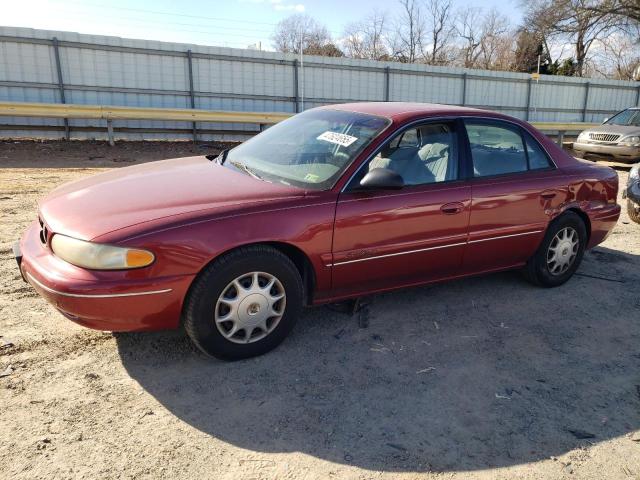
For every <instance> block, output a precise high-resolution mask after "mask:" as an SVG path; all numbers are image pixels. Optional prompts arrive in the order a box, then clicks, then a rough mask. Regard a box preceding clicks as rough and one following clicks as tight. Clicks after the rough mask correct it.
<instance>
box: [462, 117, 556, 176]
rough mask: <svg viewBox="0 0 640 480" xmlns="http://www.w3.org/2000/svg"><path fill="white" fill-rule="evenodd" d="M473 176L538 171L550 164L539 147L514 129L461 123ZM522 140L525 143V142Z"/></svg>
mask: <svg viewBox="0 0 640 480" xmlns="http://www.w3.org/2000/svg"><path fill="white" fill-rule="evenodd" d="M465 126H466V129H467V136H468V137H469V144H470V147H471V159H472V162H473V175H474V177H490V176H493V175H504V174H508V173H518V172H526V171H527V170H540V169H545V168H549V167H550V166H551V165H550V163H549V159H548V158H547V155H546V154H545V152H544V151H543V150H542V148H541V147H540V145H538V143H537V142H535V141H534V140H533V139H532V138H530V136H529V135H526V137H525V136H523V133H522V132H521V130H520V129H519V128H518V127H516V126H511V125H499V124H497V123H494V122H491V123H489V122H487V123H483V122H476V121H473V122H465ZM525 138H526V140H525Z"/></svg>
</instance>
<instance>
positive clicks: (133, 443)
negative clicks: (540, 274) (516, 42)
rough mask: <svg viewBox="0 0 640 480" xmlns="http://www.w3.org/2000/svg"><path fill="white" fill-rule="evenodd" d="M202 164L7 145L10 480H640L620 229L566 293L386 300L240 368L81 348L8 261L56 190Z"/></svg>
mask: <svg viewBox="0 0 640 480" xmlns="http://www.w3.org/2000/svg"><path fill="white" fill-rule="evenodd" d="M208 150H209V149H205V148H200V147H195V146H193V145H191V144H186V143H185V144H162V143H155V144H154V143H146V144H139V143H131V144H125V143H121V144H119V145H117V146H116V147H114V148H109V147H107V146H105V145H104V144H101V143H79V142H78V143H71V144H67V145H65V143H57V142H50V143H30V142H19V143H14V142H4V143H0V221H1V224H0V225H1V228H0V275H1V278H2V279H3V281H2V283H1V285H0V289H1V297H0V335H1V336H2V338H0V375H4V374H8V375H6V376H1V377H0V412H2V421H1V422H0V438H2V442H1V443H0V478H12V479H23V478H24V479H27V478H28V479H32V478H91V479H97V478H115V477H122V478H216V479H239V478H251V479H276V478H277V479H288V478H291V479H293V478H296V479H297V478H305V479H316V478H317V479H326V478H352V479H365V478H387V479H391V478H394V479H396V478H400V479H403V478H407V479H408V478H412V479H413V478H421V479H422V478H425V479H426V478H428V479H431V478H456V479H457V478H460V479H462V478H465V479H467V478H479V479H489V478H491V479H493V478H504V479H507V478H509V479H513V478H523V479H524V478H527V479H532V478H542V477H548V478H589V479H601V478H605V477H606V478H614V479H630V478H634V479H638V478H640V368H639V367H640V299H639V297H638V283H637V282H638V280H639V279H640V268H639V267H640V226H639V225H636V224H634V223H632V222H630V221H629V219H628V217H627V215H626V213H623V214H622V217H621V219H620V221H619V223H618V225H617V226H616V229H615V231H614V232H613V234H612V235H611V236H610V238H609V239H608V240H607V241H606V242H605V243H604V244H603V245H601V246H599V247H597V248H596V249H594V250H593V251H591V252H589V253H587V254H586V256H585V259H584V262H583V264H582V266H581V267H580V269H579V272H578V275H576V276H575V277H574V278H573V279H572V280H571V281H570V282H568V283H567V284H566V285H564V286H562V287H560V288H556V289H551V290H546V289H540V288H535V287H532V286H530V285H529V284H527V283H526V282H525V281H523V280H522V279H521V277H520V276H519V274H518V273H517V272H508V273H500V274H495V275H490V276H484V277H477V278H470V279H465V280H460V281H454V282H449V283H445V284H440V285H433V286H428V287H421V288H414V289H410V290H404V291H400V292H396V293H389V294H385V295H380V296H377V297H375V298H374V299H372V301H371V303H370V305H369V306H368V307H367V308H366V309H365V311H364V312H365V313H364V314H363V316H362V317H361V318H359V319H358V318H354V317H351V316H349V315H347V314H344V313H340V312H339V311H337V309H336V308H332V307H320V308H314V309H310V310H308V311H307V312H306V313H305V314H304V315H303V317H302V318H301V319H300V322H299V324H298V326H297V328H296V329H295V331H294V332H293V334H292V336H291V337H290V338H289V339H288V340H287V341H286V342H285V343H284V344H283V345H281V346H280V348H278V349H277V350H276V351H274V352H272V353H270V354H268V355H266V356H263V357H260V358H256V359H250V360H246V361H241V362H236V363H223V362H219V361H215V360H211V359H208V358H204V357H203V356H202V355H201V354H200V353H199V352H197V351H196V350H195V349H194V348H193V347H192V346H191V344H190V343H189V341H188V340H187V339H186V338H185V335H184V334H183V333H182V332H161V333H151V334H118V335H114V334H110V333H102V332H96V331H91V330H86V329H83V328H81V327H79V326H77V325H75V324H73V323H71V322H69V321H68V320H66V319H64V318H63V317H62V315H60V314H59V313H57V312H56V311H55V310H54V309H53V308H52V307H51V306H49V305H48V304H47V303H45V302H44V300H42V299H41V298H40V297H38V295H36V293H35V292H34V290H33V289H32V288H31V287H29V286H28V285H26V284H25V283H23V282H22V280H21V279H20V276H19V274H18V270H17V268H16V265H15V263H14V260H13V257H12V253H11V245H12V243H13V242H14V240H15V239H16V238H18V237H19V235H20V234H21V232H22V231H23V230H24V229H25V227H26V226H27V224H28V223H29V222H30V221H32V220H33V219H34V218H35V215H36V200H37V199H38V198H40V197H41V196H42V195H43V194H45V193H46V192H47V191H49V190H51V189H52V188H54V187H55V186H57V185H59V184H60V183H63V182H66V181H70V180H73V179H77V178H80V177H82V176H85V175H90V174H94V173H96V172H98V171H101V170H103V169H105V168H114V167H121V166H124V165H128V164H130V163H134V162H135V161H147V160H154V159H160V158H170V157H178V156H186V155H190V154H193V153H197V152H205V151H208ZM211 150H215V149H213V148H212V149H211ZM619 175H620V182H621V186H623V185H624V184H625V183H626V178H627V172H626V171H625V170H620V171H619ZM5 342H11V343H12V345H8V346H2V345H3V343H5ZM3 372H4V373H3Z"/></svg>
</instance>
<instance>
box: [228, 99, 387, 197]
mask: <svg viewBox="0 0 640 480" xmlns="http://www.w3.org/2000/svg"><path fill="white" fill-rule="evenodd" d="M388 124H389V120H388V119H386V118H381V117H376V116H373V115H365V114H362V113H355V112H347V111H342V110H330V109H315V110H308V111H306V112H304V113H300V114H298V115H295V116H293V117H291V118H289V119H287V120H285V121H283V122H280V123H278V124H276V125H274V126H273V127H271V128H268V129H267V130H265V131H264V132H262V133H261V134H259V135H256V136H255V137H253V138H252V139H250V140H248V141H246V142H244V143H243V144H241V145H238V146H237V147H235V148H234V149H233V150H230V151H229V153H228V154H227V157H226V161H225V165H227V164H229V165H232V166H233V167H234V168H237V169H238V170H241V171H243V172H244V173H246V174H248V175H252V176H255V177H257V178H261V179H263V180H266V181H270V182H279V183H283V184H286V185H292V186H296V187H301V188H307V189H314V190H326V189H329V188H331V187H332V186H333V184H334V183H335V182H336V181H337V180H338V178H339V177H340V175H341V174H342V173H343V172H344V170H345V169H346V168H347V167H348V166H349V165H350V164H351V162H352V161H353V160H354V159H355V158H356V157H357V155H358V154H359V153H360V152H361V151H362V150H363V149H364V147H365V146H366V145H367V144H369V142H370V141H371V140H373V139H374V138H375V137H376V136H377V135H378V134H379V133H380V132H381V131H382V130H383V129H384V128H385V127H386V126H387V125H388Z"/></svg>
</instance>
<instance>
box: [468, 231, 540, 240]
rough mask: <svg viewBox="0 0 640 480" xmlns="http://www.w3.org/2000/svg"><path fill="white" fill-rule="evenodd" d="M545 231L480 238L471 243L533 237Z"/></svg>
mask: <svg viewBox="0 0 640 480" xmlns="http://www.w3.org/2000/svg"><path fill="white" fill-rule="evenodd" d="M543 231H544V230H535V231H533V232H522V233H512V234H511V235H498V236H497V237H489V238H480V239H478V240H469V243H478V242H488V241H489V240H500V239H502V238H510V237H519V236H521V235H533V234H534V233H541V232H543Z"/></svg>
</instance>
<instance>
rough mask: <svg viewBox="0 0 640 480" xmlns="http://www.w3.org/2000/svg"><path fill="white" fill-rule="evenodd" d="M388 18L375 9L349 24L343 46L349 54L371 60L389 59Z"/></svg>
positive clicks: (345, 31)
mask: <svg viewBox="0 0 640 480" xmlns="http://www.w3.org/2000/svg"><path fill="white" fill-rule="evenodd" d="M386 31H387V18H386V15H385V14H384V13H382V12H379V11H376V10H374V11H373V13H371V14H370V15H369V16H367V17H366V18H365V19H364V20H362V21H360V22H355V23H351V24H349V25H347V26H346V27H345V30H344V37H345V38H344V40H343V41H342V45H343V48H344V50H345V53H346V54H347V56H349V57H352V58H367V59H371V60H387V59H388V58H389V49H388V48H387V45H386V40H387V39H386Z"/></svg>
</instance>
